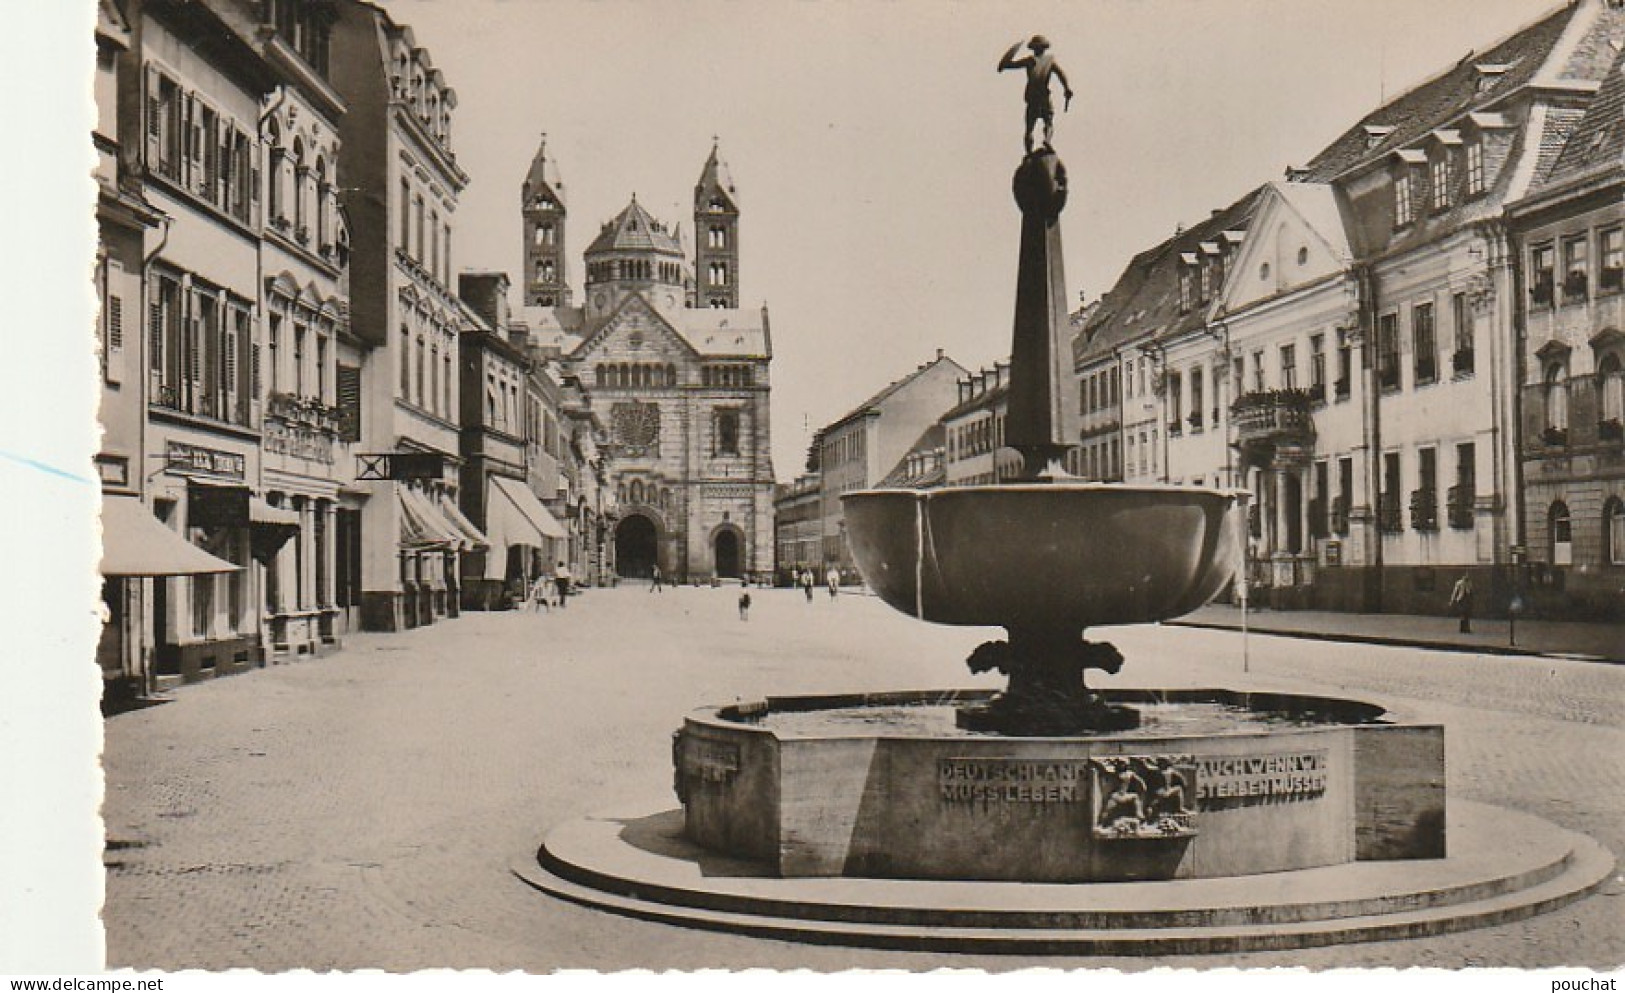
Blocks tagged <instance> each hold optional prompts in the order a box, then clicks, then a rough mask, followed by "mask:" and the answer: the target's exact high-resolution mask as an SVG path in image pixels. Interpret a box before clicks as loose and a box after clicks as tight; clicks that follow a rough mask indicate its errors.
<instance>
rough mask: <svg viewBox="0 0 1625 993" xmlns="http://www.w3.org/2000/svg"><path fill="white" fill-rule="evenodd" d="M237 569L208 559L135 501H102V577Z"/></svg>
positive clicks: (115, 498)
mask: <svg viewBox="0 0 1625 993" xmlns="http://www.w3.org/2000/svg"><path fill="white" fill-rule="evenodd" d="M241 568H242V566H238V565H233V564H232V563H230V562H227V561H226V560H225V559H222V558H216V557H215V556H213V555H210V554H209V553H208V552H205V551H204V550H203V549H201V548H199V547H197V546H196V545H194V544H192V543H191V542H189V541H187V540H186V539H185V538H182V537H181V536H180V535H178V534H176V533H175V532H173V531H171V530H170V529H169V528H167V527H165V526H164V525H163V522H162V521H160V520H158V518H156V517H154V516H152V512H151V511H150V510H148V509H147V506H146V504H144V503H142V502H141V501H140V500H138V499H137V498H135V497H129V496H109V497H106V498H104V499H103V500H102V562H101V571H102V575H104V576H194V575H199V574H203V573H213V572H236V571H237V570H238V569H241Z"/></svg>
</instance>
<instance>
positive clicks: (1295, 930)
mask: <svg viewBox="0 0 1625 993" xmlns="http://www.w3.org/2000/svg"><path fill="white" fill-rule="evenodd" d="M1042 41H1043V39H1041V38H1035V39H1034V40H1033V43H1032V47H1033V50H1034V59H1026V60H1014V59H1013V55H1014V52H1015V49H1014V48H1012V50H1011V52H1010V53H1007V55H1006V57H1005V60H1004V62H1002V63H1001V68H1008V67H1019V66H1023V65H1025V66H1026V67H1027V68H1028V70H1029V75H1030V77H1031V75H1032V74H1033V73H1034V72H1035V69H1034V68H1033V66H1034V65H1035V64H1039V65H1048V66H1049V67H1051V68H1052V69H1053V62H1047V63H1041V62H1039V63H1035V59H1036V60H1042V59H1047V55H1046V52H1047V47H1048V46H1047V43H1046V44H1044V45H1043V46H1042V47H1040V45H1039V43H1040V42H1042ZM1062 78H1063V80H1064V77H1062ZM1045 85H1046V86H1047V83H1046V84H1045ZM1068 96H1069V97H1070V93H1068ZM1028 100H1029V107H1028V119H1027V124H1028V129H1029V132H1030V131H1031V128H1032V126H1033V124H1034V123H1036V121H1038V120H1043V121H1044V123H1045V132H1046V134H1045V137H1046V141H1045V142H1044V143H1043V144H1042V145H1040V146H1039V147H1037V148H1036V149H1034V148H1032V147H1031V144H1032V143H1031V141H1030V139H1029V142H1028V145H1029V147H1028V150H1027V152H1026V154H1025V155H1024V157H1023V158H1022V160H1021V163H1020V165H1019V167H1018V168H1017V170H1016V173H1015V178H1014V182H1013V191H1014V194H1015V199H1016V203H1017V206H1018V207H1019V209H1020V211H1021V218H1022V220H1021V248H1020V259H1019V264H1018V275H1017V294H1016V307H1015V320H1014V334H1013V343H1012V349H1011V366H1012V368H1011V386H1010V394H1009V398H1010V399H1009V411H1008V415H1007V420H1006V435H1005V437H1006V440H1007V443H1008V444H1009V445H1010V446H1011V447H1013V448H1015V449H1016V450H1017V451H1018V452H1020V454H1021V456H1022V473H1021V478H1020V479H1018V480H1016V481H1013V482H1010V483H1005V484H999V485H987V486H970V487H962V488H947V489H939V490H884V489H882V490H870V491H860V492H854V493H849V494H846V495H845V496H844V497H843V507H844V511H845V514H846V520H847V531H848V535H849V538H850V542H851V547H852V551H853V555H854V557H855V559H856V560H857V562H858V565H859V567H860V569H861V571H862V573H863V576H864V579H865V580H866V582H867V583H868V584H869V585H870V586H871V587H872V588H873V589H874V591H875V592H876V593H877V594H878V595H879V597H880V598H881V599H882V600H884V601H885V602H886V603H887V604H888V605H890V606H891V607H893V608H896V609H897V610H900V611H902V612H904V613H907V614H910V615H912V616H914V617H916V618H919V619H921V620H923V621H929V622H935V623H941V624H956V625H972V626H983V627H991V626H997V627H1003V628H1004V629H1005V630H1006V632H1007V634H1008V638H1007V640H1004V641H989V642H985V643H983V644H982V645H980V646H979V647H978V648H977V649H976V650H975V651H974V652H972V653H971V655H970V657H969V658H968V659H967V660H966V661H967V664H968V665H969V666H970V668H971V670H972V671H973V672H981V671H986V670H990V669H996V670H998V671H999V672H1002V673H1004V674H1005V675H1006V676H1007V678H1008V683H1007V686H1006V688H1005V689H1004V690H1003V691H1002V692H998V693H989V692H986V691H969V690H930V691H900V692H895V693H884V694H863V695H848V696H826V697H783V698H769V699H766V700H762V701H756V702H752V703H744V704H735V705H731V706H725V707H714V708H707V709H705V710H702V711H700V712H698V713H695V714H692V715H690V716H689V717H688V718H687V719H686V720H685V722H684V724H683V726H682V728H681V729H680V730H679V731H678V732H677V734H676V735H675V736H674V741H673V749H672V759H673V765H674V771H675V788H676V792H677V796H678V798H679V800H680V801H681V804H682V808H681V810H680V811H678V810H670V811H661V810H658V809H653V810H652V811H651V810H650V809H643V810H641V811H633V812H630V813H629V814H627V815H624V816H615V817H610V818H596V819H589V820H586V821H580V822H576V823H574V824H570V825H565V826H563V827H561V828H560V829H558V830H556V831H555V832H554V833H553V834H552V835H550V836H549V838H548V839H547V841H546V843H545V844H544V845H543V847H542V849H541V850H540V852H539V853H538V856H537V858H535V859H530V860H526V861H525V862H524V863H522V864H521V865H519V866H517V867H516V872H518V874H519V875H520V876H521V877H522V878H524V879H526V880H527V881H529V882H531V883H532V884H533V885H535V886H537V887H539V888H541V889H544V890H546V891H548V892H551V893H554V894H556V895H559V896H562V897H565V898H568V899H573V900H577V901H579V902H583V903H587V904H590V905H593V906H598V907H602V908H604V909H609V910H614V911H617V912H621V913H626V914H632V915H635V916H641V917H646V918H652V919H656V920H665V921H670V922H674V923H683V924H688V925H693V926H700V927H710V928H724V929H731V930H741V931H746V932H749V933H761V934H771V935H776V936H789V937H796V938H802V939H806V940H817V941H842V942H853V943H863V944H878V945H893V946H897V947H907V948H926V947H946V948H977V949H987V950H995V951H1040V952H1043V951H1072V952H1138V953H1147V952H1159V953H1160V952H1179V951H1203V950H1208V951H1211V950H1221V949H1245V948H1272V947H1289V946H1299V945H1310V944H1323V943H1327V942H1332V941H1352V940H1371V939H1372V938H1379V937H1393V936H1408V935H1416V934H1426V933H1434V932H1437V931H1443V930H1452V929H1458V928H1462V927H1471V926H1477V925H1481V924H1485V923H1490V922H1493V921H1497V920H1505V919H1511V918H1513V917H1517V916H1527V914H1530V913H1534V912H1537V911H1538V910H1540V909H1546V908H1549V907H1550V906H1555V905H1557V904H1559V903H1561V902H1565V901H1567V900H1570V899H1574V898H1577V897H1578V896H1579V895H1582V894H1583V893H1585V892H1587V891H1588V890H1589V889H1590V888H1593V887H1595V886H1596V885H1598V884H1599V882H1600V881H1601V880H1602V879H1604V878H1606V876H1607V874H1608V872H1609V871H1610V870H1611V868H1612V864H1613V863H1612V857H1611V856H1609V855H1608V854H1607V853H1606V851H1605V850H1603V849H1601V847H1600V846H1597V845H1596V844H1595V843H1594V842H1591V841H1590V840H1589V839H1586V838H1584V837H1583V836H1579V835H1574V834H1572V833H1569V832H1564V831H1561V830H1559V829H1557V828H1555V827H1553V826H1552V825H1549V824H1545V823H1544V822H1541V821H1538V820H1535V819H1534V818H1529V817H1526V816H1524V815H1519V814H1514V813H1513V812H1510V811H1504V810H1496V809H1494V808H1486V807H1482V806H1479V805H1476V804H1471V803H1465V802H1457V803H1453V804H1452V805H1451V806H1450V808H1449V810H1448V812H1447V808H1446V797H1445V752H1444V729H1443V728H1442V727H1440V726H1438V725H1434V724H1422V723H1415V722H1409V721H1405V720H1402V719H1396V717H1395V715H1392V714H1389V713H1387V712H1386V711H1385V710H1384V709H1383V708H1382V707H1379V706H1376V705H1373V704H1370V703H1366V702H1362V701H1352V700H1340V699H1329V698H1324V697H1312V696H1306V695H1297V694H1277V693H1270V694H1265V693H1256V692H1243V691H1236V690H1227V689H1196V690H1191V689H1185V690H1168V689H1163V690H1158V689H1142V690H1117V691H1114V692H1106V693H1098V692H1095V691H1092V690H1091V689H1089V687H1088V686H1087V684H1086V681H1085V678H1084V674H1085V672H1086V670H1088V669H1091V668H1098V669H1103V670H1105V671H1108V672H1114V673H1115V672H1117V671H1118V670H1119V668H1120V667H1121V666H1122V665H1123V664H1124V659H1123V657H1122V655H1121V654H1120V653H1119V652H1118V651H1117V650H1116V648H1114V647H1113V646H1112V645H1110V644H1107V643H1104V642H1091V641H1088V640H1085V638H1084V637H1083V635H1084V632H1085V631H1086V630H1087V629H1088V628H1090V627H1095V626H1101V625H1119V624H1133V623H1151V622H1156V621H1161V620H1166V619H1170V618H1175V617H1178V616H1180V615H1182V614H1186V613H1188V612H1190V611H1192V610H1194V609H1195V608H1197V607H1199V606H1201V605H1202V604H1204V603H1206V602H1207V601H1208V600H1209V599H1211V598H1212V597H1213V596H1215V595H1216V594H1217V593H1218V592H1219V591H1220V590H1221V589H1222V588H1223V587H1224V586H1225V585H1226V584H1227V583H1228V582H1229V581H1230V579H1231V577H1232V576H1233V575H1234V574H1235V572H1236V568H1237V565H1238V563H1239V560H1240V544H1241V538H1242V528H1243V527H1244V521H1245V509H1246V494H1245V493H1242V492H1238V491H1229V490H1222V489H1212V488H1200V487H1194V488H1193V487H1173V486H1125V485H1117V484H1110V485H1103V484H1091V483H1083V482H1079V481H1077V480H1075V479H1070V478H1069V477H1068V476H1067V474H1066V473H1065V472H1064V471H1063V470H1062V468H1061V457H1062V455H1063V454H1064V453H1065V451H1066V449H1067V447H1068V442H1069V438H1070V436H1071V433H1070V431H1069V428H1068V416H1067V412H1066V410H1065V400H1066V398H1067V397H1068V395H1069V392H1070V391H1069V390H1068V389H1067V388H1066V387H1065V382H1064V377H1063V372H1064V366H1063V364H1062V362H1061V361H1060V359H1061V357H1062V356H1064V355H1069V354H1070V353H1069V351H1068V350H1067V348H1066V344H1067V343H1066V342H1065V341H1064V340H1063V338H1062V335H1063V334H1064V333H1065V332H1066V330H1067V328H1068V322H1067V320H1066V317H1067V315H1066V312H1065V298H1066V294H1065V291H1064V278H1063V274H1062V259H1061V236H1060V228H1059V223H1058V221H1059V217H1060V214H1061V211H1062V210H1063V208H1064V207H1065V203H1066V195H1067V187H1066V170H1065V167H1064V166H1063V165H1062V163H1061V161H1060V159H1059V157H1058V156H1057V155H1056V154H1055V152H1054V150H1053V148H1052V147H1051V146H1050V144H1049V142H1048V140H1047V138H1048V131H1049V120H1048V117H1047V116H1046V115H1045V114H1044V112H1043V111H1044V110H1045V109H1046V106H1047V102H1048V96H1047V93H1046V94H1045V95H1044V97H1043V100H1042V102H1039V104H1038V106H1037V108H1036V109H1035V107H1034V102H1035V97H1034V90H1033V88H1032V86H1031V85H1029V89H1028ZM1447 837H1448V839H1449V842H1450V844H1449V845H1448V846H1447V844H1446V842H1447ZM1509 853H1510V854H1509Z"/></svg>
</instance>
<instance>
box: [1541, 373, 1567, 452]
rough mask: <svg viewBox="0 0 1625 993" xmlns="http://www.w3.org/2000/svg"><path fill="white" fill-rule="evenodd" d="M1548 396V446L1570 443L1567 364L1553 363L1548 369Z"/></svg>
mask: <svg viewBox="0 0 1625 993" xmlns="http://www.w3.org/2000/svg"><path fill="white" fill-rule="evenodd" d="M1544 385H1545V396H1546V432H1545V440H1546V443H1547V444H1548V445H1562V444H1566V443H1567V442H1568V432H1569V381H1568V369H1567V368H1566V365H1565V363H1562V362H1553V363H1552V364H1550V365H1548V366H1547V367H1546V376H1545V379H1544Z"/></svg>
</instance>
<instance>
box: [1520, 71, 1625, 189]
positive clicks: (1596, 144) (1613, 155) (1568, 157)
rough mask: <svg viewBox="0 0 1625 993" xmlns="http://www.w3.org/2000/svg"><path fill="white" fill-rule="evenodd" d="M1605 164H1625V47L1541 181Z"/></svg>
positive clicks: (1558, 180)
mask: <svg viewBox="0 0 1625 993" xmlns="http://www.w3.org/2000/svg"><path fill="white" fill-rule="evenodd" d="M1603 166H1615V167H1618V166H1625V49H1622V50H1621V51H1620V52H1619V53H1618V54H1616V55H1615V56H1614V64H1613V66H1612V67H1611V68H1610V69H1609V70H1608V74H1607V75H1606V76H1605V77H1604V78H1603V81H1602V88H1601V89H1599V90H1598V91H1597V95H1596V96H1595V97H1592V99H1591V104H1590V106H1588V107H1587V108H1586V112H1585V117H1583V118H1582V119H1581V120H1580V121H1579V122H1577V123H1576V124H1575V126H1574V129H1573V131H1571V132H1570V134H1569V137H1568V141H1567V142H1565V143H1564V145H1563V149H1562V152H1561V153H1560V154H1559V155H1558V156H1557V159H1556V162H1555V163H1554V164H1553V165H1552V168H1551V169H1550V170H1549V171H1548V172H1546V173H1542V174H1540V175H1541V180H1539V181H1538V182H1539V183H1541V184H1551V183H1561V182H1563V181H1565V180H1568V179H1571V178H1573V177H1575V176H1577V175H1581V174H1583V173H1587V172H1590V171H1591V170H1593V169H1597V168H1601V167H1603Z"/></svg>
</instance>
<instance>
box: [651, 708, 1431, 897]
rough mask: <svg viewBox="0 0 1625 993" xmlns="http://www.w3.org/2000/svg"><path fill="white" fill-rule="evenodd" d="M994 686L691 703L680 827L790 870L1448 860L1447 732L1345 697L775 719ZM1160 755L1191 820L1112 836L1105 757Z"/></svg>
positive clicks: (982, 871) (863, 872) (1252, 867)
mask: <svg viewBox="0 0 1625 993" xmlns="http://www.w3.org/2000/svg"><path fill="white" fill-rule="evenodd" d="M986 696H987V691H976V690H932V691H899V692H892V693H882V694H854V695H845V696H824V697H773V698H769V699H767V700H763V701H758V702H755V703H742V704H735V705H732V706H726V707H716V708H706V709H704V710H701V711H699V712H696V713H694V714H691V715H690V716H689V717H688V719H687V720H686V721H685V722H684V724H683V727H682V729H681V730H680V731H679V732H678V734H677V735H676V737H675V739H674V741H673V750H672V751H673V754H672V758H673V764H674V767H675V768H674V771H675V785H676V788H677V793H678V797H679V799H680V800H681V801H682V803H683V808H684V818H683V819H684V833H685V835H686V836H687V837H688V839H689V840H690V841H692V842H694V843H696V844H698V845H699V846H701V847H703V848H705V849H708V850H710V851H712V852H716V853H718V854H719V855H726V856H729V857H732V858H743V859H750V860H754V861H756V862H758V863H759V864H761V865H762V866H763V867H764V868H765V869H766V870H767V871H768V872H770V873H772V874H774V875H778V876H782V877H786V878H789V877H809V876H810V877H818V876H825V877H829V876H848V877H853V876H856V877H870V878H877V877H878V878H894V879H896V878H902V879H957V880H1012V881H1025V882H1068V883H1076V882H1120V881H1125V880H1163V879H1199V878H1215V877H1227V876H1246V875H1252V874H1255V873H1264V872H1283V871H1291V870H1296V869H1303V868H1310V867H1316V866H1328V865H1339V864H1343V863H1349V862H1356V861H1387V860H1404V859H1437V858H1442V857H1443V856H1444V855H1445V837H1444V830H1445V794H1444V730H1443V728H1441V727H1439V726H1438V725H1429V724H1415V723H1409V722H1405V721H1396V720H1393V719H1392V715H1386V714H1384V712H1383V710H1382V708H1380V707H1377V706H1374V705H1371V704H1368V703H1363V702H1360V701H1353V700H1339V699H1330V698H1325V697H1310V696H1303V695H1297V694H1278V693H1270V694H1261V693H1245V692H1238V691H1232V690H1225V689H1163V690H1148V689H1147V690H1112V691H1108V692H1107V696H1108V697H1109V698H1110V699H1111V702H1114V703H1132V704H1153V703H1154V704H1160V705H1176V706H1177V705H1182V704H1212V703H1221V704H1226V705H1229V706H1232V707H1239V708H1245V709H1247V710H1253V711H1269V712H1273V713H1278V714H1286V715H1291V716H1292V717H1294V718H1297V719H1298V720H1296V721H1294V722H1292V723H1290V724H1288V725H1287V726H1281V727H1278V728H1276V729H1275V730H1272V731H1266V732H1259V731H1256V730H1238V731H1235V732H1228V733H1227V732H1219V733H1214V732H1211V731H1209V732H1207V733H1196V734H1182V733H1177V732H1174V733H1166V734H1163V733H1151V734H1149V735H1144V736H1139V737H1125V736H1122V735H1095V736H1077V737H1065V738H1005V737H999V736H996V735H982V734H974V733H969V732H962V731H955V732H951V733H946V734H919V733H899V729H897V728H889V727H888V726H887V725H886V721H885V719H883V718H882V719H878V720H877V721H876V722H875V724H874V725H873V727H872V729H871V730H870V731H869V732H868V733H852V731H851V729H850V728H842V729H838V730H836V731H835V732H834V733H827V734H821V733H817V732H816V731H814V732H804V731H802V732H786V731H782V730H775V729H774V726H773V723H774V722H773V720H772V716H773V715H774V714H775V713H801V714H817V713H818V712H827V711H831V710H848V711H849V710H851V709H853V708H868V707H872V708H877V709H878V710H895V709H896V708H899V707H910V706H941V705H945V704H946V705H953V704H959V703H969V702H974V701H976V700H979V699H983V698H985V697H986ZM1161 759H1167V760H1170V761H1172V762H1174V763H1176V764H1177V765H1179V766H1180V767H1181V768H1182V769H1183V770H1184V772H1185V776H1186V783H1187V785H1188V787H1189V790H1188V796H1187V800H1188V806H1189V809H1190V811H1191V817H1190V819H1189V820H1188V821H1187V822H1186V823H1185V824H1183V825H1181V826H1180V829H1179V830H1177V831H1173V832H1169V833H1167V834H1166V835H1157V836H1152V837H1145V836H1139V835H1129V836H1121V835H1118V834H1116V833H1114V832H1112V831H1110V830H1104V829H1103V828H1102V814H1103V812H1104V808H1103V804H1104V803H1105V802H1106V800H1107V795H1108V793H1109V792H1110V791H1111V789H1112V787H1111V786H1110V778H1111V777H1110V776H1107V775H1104V774H1103V772H1102V765H1103V763H1110V762H1121V761H1125V760H1126V761H1131V762H1133V763H1136V764H1137V766H1138V767H1139V768H1145V766H1146V764H1147V763H1149V762H1152V761H1155V760H1161Z"/></svg>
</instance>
